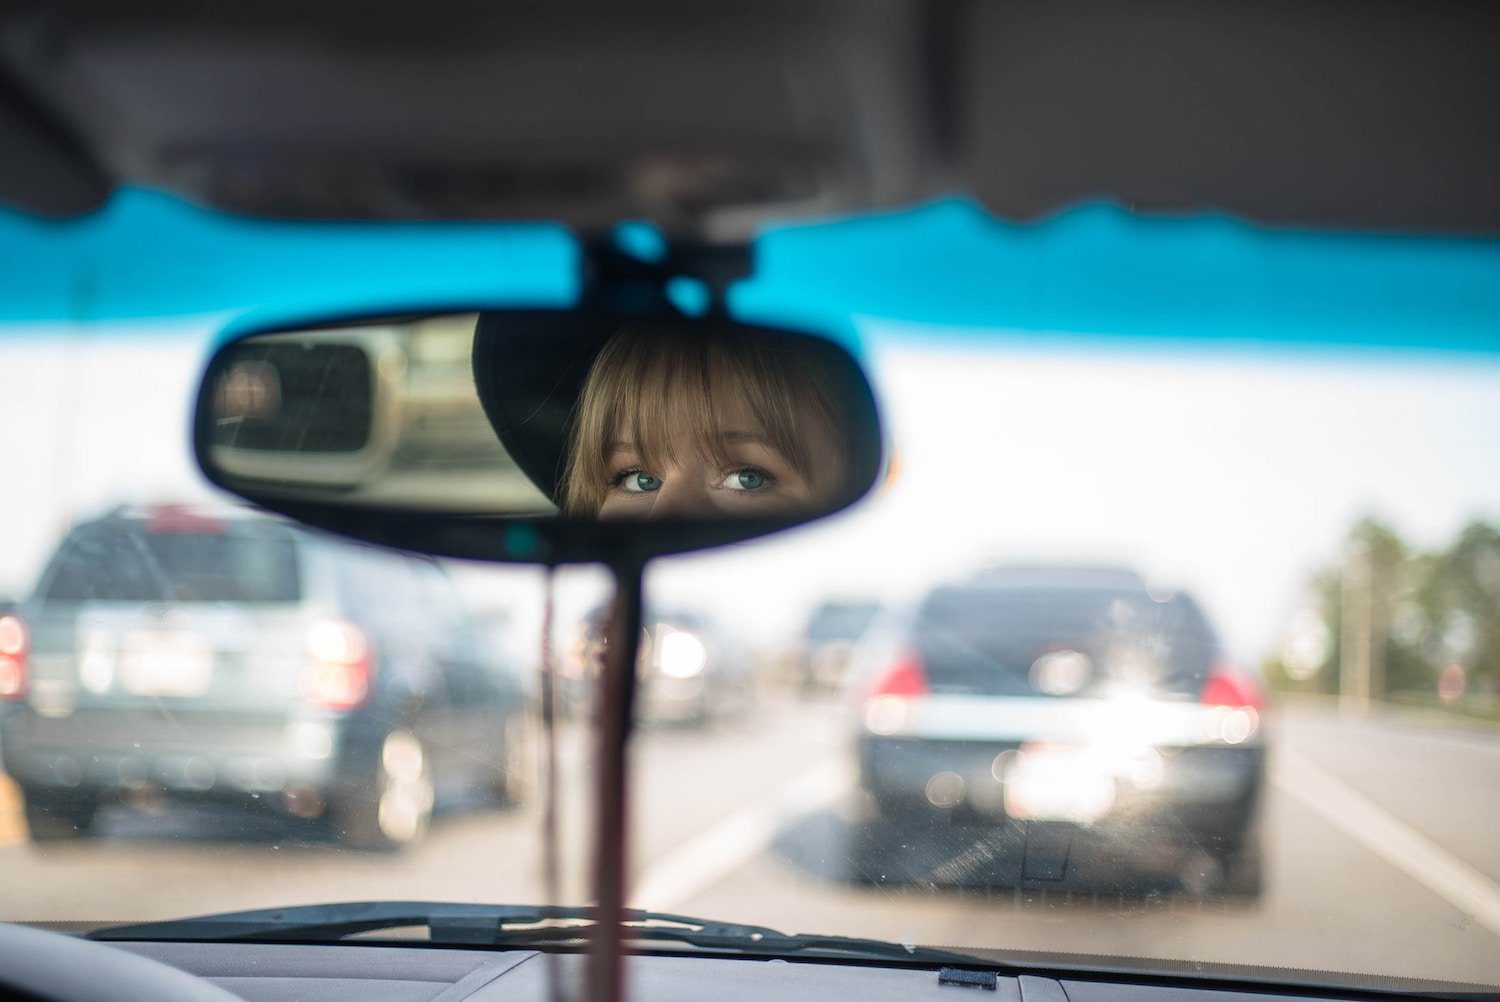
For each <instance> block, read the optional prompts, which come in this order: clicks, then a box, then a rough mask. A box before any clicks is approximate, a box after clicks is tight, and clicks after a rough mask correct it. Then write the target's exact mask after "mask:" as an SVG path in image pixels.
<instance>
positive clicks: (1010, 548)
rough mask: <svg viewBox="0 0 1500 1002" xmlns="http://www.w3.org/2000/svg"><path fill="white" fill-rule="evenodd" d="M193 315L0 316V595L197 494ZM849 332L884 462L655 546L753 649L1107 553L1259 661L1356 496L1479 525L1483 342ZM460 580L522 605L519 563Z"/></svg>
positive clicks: (1497, 380)
mask: <svg viewBox="0 0 1500 1002" xmlns="http://www.w3.org/2000/svg"><path fill="white" fill-rule="evenodd" d="M211 326H212V325H211V324H210V325H206V324H205V322H204V321H203V320H201V319H200V320H197V321H194V322H192V323H179V324H175V325H163V324H160V323H157V324H151V325H147V324H138V325H134V327H133V328H132V330H131V331H130V332H129V333H131V334H132V335H133V336H131V337H128V338H124V339H121V338H117V337H116V338H111V339H108V340H98V339H94V338H89V339H87V340H84V339H83V338H82V337H80V336H78V335H76V334H74V335H72V336H71V337H70V336H69V335H68V334H67V333H66V332H63V333H62V334H61V335H60V334H59V329H58V328H51V329H46V330H42V329H37V328H31V329H28V330H20V329H17V328H11V329H9V331H8V332H7V331H6V329H4V328H0V464H3V466H0V468H3V469H5V470H7V471H9V472H8V475H6V476H4V477H3V478H0V592H4V593H10V594H17V593H22V592H24V591H25V590H27V589H29V587H30V586H31V583H32V579H33V578H34V576H35V574H36V573H37V572H38V570H39V568H40V565H41V563H42V562H43V561H44V560H45V559H46V557H47V555H48V553H49V551H50V549H51V547H52V546H54V545H55V543H56V541H57V539H58V537H59V535H60V534H61V532H62V531H63V530H64V529H65V528H66V526H67V524H68V522H69V521H70V520H71V519H72V518H73V517H75V516H87V515H92V514H96V513H98V512H101V511H103V510H106V509H108V508H109V507H111V506H112V505H113V504H116V503H119V502H120V501H126V500H130V501H141V500H166V499H192V498H201V497H205V496H207V493H208V492H207V488H206V486H204V485H203V482H202V480H201V478H200V477H199V476H198V474H197V473H196V471H195V470H194V468H193V466H192V460H191V457H190V455H189V450H188V429H187V412H188V406H189V400H190V397H191V393H192V390H193V388H194V385H195V381H196V378H197V375H198V371H199V369H200V367H201V364H202V362H203V358H204V345H205V343H206V334H205V330H206V328H207V327H211ZM867 333H868V334H869V335H870V338H871V344H872V346H873V355H874V366H875V372H876V381H877V384H878V389H879V391H880V393H881V394H882V397H883V399H884V403H885V406H886V411H887V418H888V421H889V423H890V425H891V430H892V437H893V439H894V440H895V442H896V444H897V448H898V450H899V455H900V473H899V476H898V477H897V478H896V480H895V481H894V482H893V483H892V484H890V485H888V486H887V487H886V488H884V489H883V490H882V491H881V493H880V494H879V495H877V496H876V497H874V498H872V499H871V500H870V501H868V502H866V503H865V504H864V505H863V506H862V507H861V508H860V509H859V510H857V511H855V512H851V513H849V514H846V515H844V516H839V517H836V518H834V519H830V520H827V521H825V522H824V523H821V524H819V525H816V526H810V527H807V528H804V529H800V530H796V531H794V532H792V533H789V534H786V535H784V536H783V537H781V538H778V539H774V540H771V541H765V542H760V543H753V544H746V545H743V546H740V547H736V548H733V549H731V550H729V551H725V552H722V553H715V554H705V555H700V556H695V557H686V558H678V559H676V560H673V561H670V562H667V563H664V564H662V565H661V566H660V567H658V568H657V569H655V570H654V571H653V574H652V581H651V587H652V588H653V589H654V592H653V594H655V595H656V596H657V598H658V599H659V600H661V601H663V602H670V603H672V604H692V605H698V606H707V607H709V608H710V609H711V610H712V611H714V612H716V613H717V614H718V615H719V616H720V617H721V618H722V619H723V620H725V622H726V625H729V626H731V627H732V628H735V629H737V630H738V631H739V632H741V633H742V634H743V635H744V636H745V637H746V638H747V639H750V640H759V641H772V640H774V639H776V637H777V636H778V635H780V634H781V633H782V632H783V631H785V630H787V629H790V628H794V627H795V626H796V625H797V623H798V621H799V620H800V618H801V617H802V616H803V615H804V613H805V611H806V610H807V608H808V607H809V606H810V605H812V604H813V603H815V602H817V601H818V600H820V599H822V598H825V597H831V596H847V597H861V596H866V595H873V596H876V597H880V598H890V599H899V598H902V597H907V596H912V595H914V594H917V593H919V592H920V590H921V589H922V588H924V587H926V586H927V585H929V584H930V583H932V582H933V581H935V580H938V579H941V578H942V577H944V576H951V575H956V574H963V573H965V572H967V571H968V570H969V569H970V568H972V567H974V566H976V565H978V564H982V563H985V562H988V561H994V560H1004V559H1055V560H1057V559H1060V560H1078V561H1087V562H1100V561H1104V562H1110V563H1128V564H1132V565H1134V566H1136V567H1138V568H1140V569H1141V570H1142V571H1143V572H1144V573H1146V575H1147V576H1148V577H1149V578H1151V579H1152V580H1153V581H1155V582H1156V583H1158V584H1160V585H1162V586H1166V587H1176V586H1182V587H1188V588H1191V589H1192V590H1193V591H1194V592H1195V593H1197V594H1198V595H1199V597H1200V598H1201V599H1202V600H1203V601H1204V603H1205V605H1206V606H1207V607H1208V609H1209V611H1210V613H1211V614H1212V615H1213V616H1214V618H1215V619H1216V621H1217V622H1218V623H1219V625H1220V627H1221V629H1222V630H1223V632H1224V633H1225V635H1226V639H1227V640H1228V641H1229V643H1230V646H1231V648H1232V650H1233V651H1234V652H1235V653H1236V654H1237V655H1238V656H1240V657H1245V658H1254V657H1259V656H1260V655H1261V654H1262V653H1264V652H1265V651H1266V650H1267V649H1269V648H1270V647H1272V646H1274V645H1275V643H1276V642H1277V640H1278V636H1279V632H1280V630H1281V628H1282V623H1283V622H1284V620H1285V617H1286V615H1287V613H1288V612H1289V611H1290V610H1291V608H1292V607H1293V606H1294V605H1295V604H1296V602H1297V600H1298V598H1299V588H1300V585H1301V583H1302V581H1303V580H1304V579H1305V577H1306V574H1307V572H1308V571H1309V570H1310V569H1312V568H1313V567H1315V566H1317V565H1318V564H1319V563H1322V562H1324V561H1326V560H1327V559H1329V558H1330V557H1331V556H1332V555H1333V554H1334V553H1335V552H1336V548H1337V544H1338V540H1339V539H1340V537H1341V535H1342V534H1343V532H1344V530H1345V529H1346V528H1347V527H1348V525H1349V523H1350V522H1351V521H1352V520H1353V519H1355V518H1356V517H1358V516H1359V515H1360V514H1363V513H1365V512H1374V513H1376V514H1378V515H1379V516H1381V517H1383V518H1385V519H1387V520H1389V521H1390V522H1392V523H1394V525H1395V526H1396V527H1397V528H1398V529H1399V530H1400V531H1401V532H1402V533H1403V534H1405V535H1406V536H1407V537H1408V538H1410V539H1412V540H1413V541H1414V542H1416V543H1418V544H1420V545H1439V544H1441V543H1443V542H1445V541H1446V540H1447V539H1448V538H1449V537H1450V536H1451V534H1452V533H1453V532H1454V531H1455V530H1456V529H1457V527H1458V526H1459V525H1461V524H1462V523H1463V522H1464V521H1465V520H1467V519H1469V518H1472V517H1476V516H1483V517H1489V518H1500V359H1497V360H1494V361H1489V360H1475V359H1473V358H1468V359H1451V360H1441V361H1440V360H1436V359H1434V358H1421V357H1416V356H1402V355H1391V356H1386V357H1384V358H1383V359H1381V358H1376V357H1373V356H1367V357H1365V358H1363V359H1359V360H1355V359H1351V358H1347V357H1346V358H1340V357H1336V356H1333V355H1331V354H1323V355H1321V356H1319V355H1312V354H1308V353H1302V354H1298V355H1282V356H1277V357H1269V358H1252V357H1250V356H1248V355H1246V354H1243V353H1242V354H1239V355H1227V354H1224V353H1218V354H1212V355H1210V354H1201V355H1198V356H1196V357H1187V356H1185V355H1183V354H1182V353H1181V352H1178V353H1177V354H1168V353H1167V352H1166V350H1165V349H1163V348H1160V347H1158V348H1156V349H1154V350H1148V349H1136V350H1133V351H1130V352H1125V351H1121V350H1118V349H1116V350H1113V352H1112V353H1111V354H1110V355H1107V356H1106V355H1103V354H1100V353H1099V352H1097V351H1096V352H1094V353H1090V354H1085V353H1083V352H1081V351H1079V350H1078V349H1077V348H1076V347H1075V348H1074V349H1072V350H1071V351H1068V350H1062V351H1058V350H1053V351H1049V352H1042V351H1041V350H1040V349H1038V348H1036V347H1032V348H1030V349H1029V350H1028V349H1026V348H1025V347H1023V345H1022V342H1021V341H1020V339H1018V338H1015V337H1009V338H1002V339H996V340H994V341H991V342H989V343H988V344H987V345H986V344H985V342H984V341H982V340H981V339H979V338H977V337H976V338H967V339H963V340H958V339H952V338H949V339H946V340H945V339H943V338H941V337H939V336H938V335H936V334H934V333H933V332H931V331H915V330H912V329H894V328H875V329H871V330H869V331H868V332H867ZM918 335H920V337H918ZM1032 344H1033V345H1035V344H1036V342H1035V341H1033V342H1032ZM466 580H467V581H468V583H469V584H470V586H471V587H472V588H474V589H476V590H480V591H488V592H489V594H490V597H491V598H492V599H493V600H497V601H507V602H511V603H514V604H515V615H516V616H517V617H518V618H520V619H523V620H526V619H529V617H531V616H534V615H535V612H536V609H537V604H536V602H537V587H536V581H537V576H536V575H535V574H534V573H530V572H525V571H503V572H485V573H483V574H470V575H468V576H467V578H466ZM569 581H570V582H573V583H572V584H570V585H569V586H568V587H566V588H565V598H566V599H567V602H566V603H565V604H566V605H570V606H571V607H573V608H576V607H578V606H579V605H581V604H584V603H586V602H589V601H592V596H593V595H594V594H595V593H596V592H595V589H596V588H597V576H593V575H577V574H575V575H571V576H570V578H569ZM585 582H587V583H585Z"/></svg>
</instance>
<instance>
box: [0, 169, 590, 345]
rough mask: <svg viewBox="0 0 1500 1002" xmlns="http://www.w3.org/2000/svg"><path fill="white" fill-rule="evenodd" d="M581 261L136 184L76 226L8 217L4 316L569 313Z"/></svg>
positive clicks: (569, 248)
mask: <svg viewBox="0 0 1500 1002" xmlns="http://www.w3.org/2000/svg"><path fill="white" fill-rule="evenodd" d="M577 260H578V247H577V242H576V241H575V240H574V239H573V237H572V236H571V235H570V234H569V233H568V232H567V230H566V229H564V228H563V227H561V226H557V225H554V224H550V223H304V222H284V221H271V220H258V219H246V218H240V217H235V216H229V215H224V214H219V213H213V212H207V211H204V210H202V209H198V208H194V207H193V206H191V205H189V204H188V203H186V202H183V201H181V200H179V199H176V198H172V197H170V196H167V195H162V194H158V193H155V192H149V191H143V190H139V189H126V190H124V191H122V192H120V193H119V194H117V195H116V196H115V197H114V198H113V199H111V201H110V202H109V204H108V205H106V206H105V207H104V208H103V209H101V210H100V211H98V212H96V213H92V214H90V215H88V216H84V217H81V218H79V219H72V220H45V219H38V218H36V217H32V216H27V215H24V214H22V213H18V212H14V211H7V210H4V209H0V320H3V321H12V322H14V321H56V320H98V321H107V320H125V319H132V318H145V317H165V316H185V315H193V314H206V313H239V314H243V315H244V316H245V317H246V318H247V319H252V320H253V322H255V323H277V322H291V321H295V320H296V319H298V318H300V317H301V316H304V315H306V314H310V313H316V312H325V311H337V310H349V309H361V310H363V309H378V308H381V307H391V308H402V309H405V308H413V309H415V308H419V307H423V306H427V305H431V306H433V307H435V308H438V307H447V306H463V305H467V304H471V303H488V302H499V303H509V302H516V303H525V304H527V305H532V306H538V307H546V306H563V305H570V304H572V303H573V302H574V301H575V300H576V299H577V297H578V278H577V273H578V268H577Z"/></svg>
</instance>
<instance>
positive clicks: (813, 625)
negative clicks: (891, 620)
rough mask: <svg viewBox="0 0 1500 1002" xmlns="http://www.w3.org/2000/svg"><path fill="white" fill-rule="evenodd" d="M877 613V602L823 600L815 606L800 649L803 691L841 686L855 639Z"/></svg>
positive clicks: (799, 677) (878, 608) (878, 611)
mask: <svg viewBox="0 0 1500 1002" xmlns="http://www.w3.org/2000/svg"><path fill="white" fill-rule="evenodd" d="M878 615H880V606H879V605H878V604H876V603H874V602H824V603H823V604H822V605H820V606H818V607H817V608H816V609H814V610H813V614H812V615H811V616H810V617H808V621H807V628H806V630H804V631H803V635H802V643H801V649H800V651H799V664H798V669H799V670H798V680H799V681H800V683H801V685H802V688H803V690H804V691H816V690H833V689H837V688H838V687H839V684H840V683H841V682H842V681H843V677H844V672H845V670H846V669H847V668H848V667H849V655H850V653H851V652H852V651H853V650H854V645H855V643H856V642H857V641H858V640H859V638H860V637H861V636H863V635H864V632H865V631H866V630H867V629H869V628H870V624H871V623H873V622H874V621H875V617H876V616H878Z"/></svg>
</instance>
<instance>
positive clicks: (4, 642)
mask: <svg viewBox="0 0 1500 1002" xmlns="http://www.w3.org/2000/svg"><path fill="white" fill-rule="evenodd" d="M30 654H31V636H30V634H28V633H27V632H26V622H25V621H24V620H23V619H21V617H20V616H18V615H16V614H15V613H13V612H7V613H5V614H4V615H0V699H25V698H26V659H27V657H28V656H29V655H30Z"/></svg>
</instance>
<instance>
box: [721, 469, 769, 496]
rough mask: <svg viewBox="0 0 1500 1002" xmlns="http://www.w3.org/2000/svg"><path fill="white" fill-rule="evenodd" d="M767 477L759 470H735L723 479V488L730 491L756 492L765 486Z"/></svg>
mask: <svg viewBox="0 0 1500 1002" xmlns="http://www.w3.org/2000/svg"><path fill="white" fill-rule="evenodd" d="M766 481H767V477H766V475H765V474H764V473H762V472H760V471H759V470H736V471H734V472H733V473H731V474H730V475H729V476H727V477H725V478H724V486H725V487H727V488H729V489H730V490H732V491H758V490H760V489H761V488H762V487H764V486H766Z"/></svg>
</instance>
